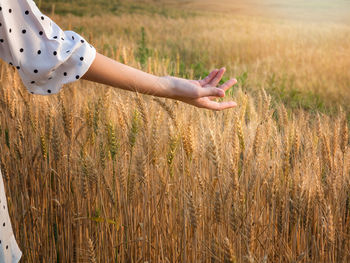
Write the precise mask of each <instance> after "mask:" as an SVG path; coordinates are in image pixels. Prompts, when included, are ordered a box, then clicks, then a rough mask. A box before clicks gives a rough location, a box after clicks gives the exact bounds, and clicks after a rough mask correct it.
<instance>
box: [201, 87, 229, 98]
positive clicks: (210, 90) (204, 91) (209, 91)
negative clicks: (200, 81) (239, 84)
mask: <svg viewBox="0 0 350 263" xmlns="http://www.w3.org/2000/svg"><path fill="white" fill-rule="evenodd" d="M199 96H200V97H207V96H215V97H225V91H224V90H222V89H219V88H216V87H205V88H201V89H200V92H199Z"/></svg>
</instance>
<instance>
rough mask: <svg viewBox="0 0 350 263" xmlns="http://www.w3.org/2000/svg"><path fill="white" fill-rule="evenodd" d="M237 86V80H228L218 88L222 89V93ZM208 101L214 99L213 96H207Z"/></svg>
mask: <svg viewBox="0 0 350 263" xmlns="http://www.w3.org/2000/svg"><path fill="white" fill-rule="evenodd" d="M235 84H237V80H236V79H230V80H228V81H226V82H225V83H224V84H222V85H221V86H219V87H218V88H219V89H222V90H223V91H224V92H226V91H227V90H228V89H229V88H231V87H232V86H233V85H235ZM209 99H210V100H213V99H216V97H215V96H209Z"/></svg>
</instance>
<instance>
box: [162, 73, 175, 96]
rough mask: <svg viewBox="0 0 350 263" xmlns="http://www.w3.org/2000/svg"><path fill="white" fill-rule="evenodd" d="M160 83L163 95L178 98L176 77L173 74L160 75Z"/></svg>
mask: <svg viewBox="0 0 350 263" xmlns="http://www.w3.org/2000/svg"><path fill="white" fill-rule="evenodd" d="M159 83H160V85H159V86H160V90H161V91H162V92H161V93H162V94H161V96H162V97H164V98H169V99H176V94H175V93H174V91H175V89H174V79H173V77H172V76H169V75H166V76H161V77H159Z"/></svg>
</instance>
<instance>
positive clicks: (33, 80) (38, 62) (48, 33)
mask: <svg viewBox="0 0 350 263" xmlns="http://www.w3.org/2000/svg"><path fill="white" fill-rule="evenodd" d="M95 56H96V49H95V48H94V47H93V46H92V45H91V44H89V43H88V42H87V41H86V40H85V39H84V38H83V37H82V36H81V35H79V34H78V33H76V32H74V31H63V30H62V29H61V28H60V27H59V26H58V25H57V24H55V22H53V21H52V20H51V19H50V18H49V17H47V16H46V15H44V14H42V13H41V12H40V10H39V9H38V7H37V6H36V4H35V2H34V1H32V0H0V58H2V59H3V60H5V61H6V62H7V63H9V64H10V65H13V66H14V67H16V68H17V69H18V72H19V75H20V77H21V79H22V82H23V84H24V86H25V87H26V88H27V90H28V91H29V92H31V93H33V94H40V95H49V94H55V93H58V92H59V90H60V88H61V87H62V85H63V84H66V83H70V82H73V81H76V80H78V79H80V78H81V77H82V76H83V75H84V74H85V73H86V71H87V70H88V69H89V67H90V65H91V64H92V62H93V60H94V59H95Z"/></svg>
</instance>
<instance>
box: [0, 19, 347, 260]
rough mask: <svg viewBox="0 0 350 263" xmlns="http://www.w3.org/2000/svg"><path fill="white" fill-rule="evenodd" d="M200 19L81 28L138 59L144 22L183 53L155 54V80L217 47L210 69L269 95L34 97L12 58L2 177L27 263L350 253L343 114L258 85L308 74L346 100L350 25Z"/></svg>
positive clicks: (302, 79) (5, 83)
mask: <svg viewBox="0 0 350 263" xmlns="http://www.w3.org/2000/svg"><path fill="white" fill-rule="evenodd" d="M61 19H63V18H60V19H57V20H58V21H59V23H62V24H64V23H66V22H67V21H63V20H61ZM192 19H193V20H191V21H192V22H193V24H191V26H190V27H187V28H185V27H181V26H184V25H186V24H188V21H186V20H185V19H182V18H178V19H177V20H173V19H164V18H161V17H159V16H155V17H154V20H146V19H145V17H143V16H141V15H139V16H134V17H133V16H123V17H119V18H118V17H116V18H110V20H109V21H110V22H109V23H108V24H107V23H106V22H105V21H106V20H104V19H102V18H93V19H91V20H90V19H87V18H81V19H79V20H78V19H77V18H72V19H71V20H70V21H71V23H72V24H79V23H81V24H84V25H86V28H90V26H91V30H92V31H91V42H92V43H94V44H95V46H96V47H97V48H98V49H100V50H101V52H102V51H103V52H105V53H106V54H109V55H110V56H111V57H113V58H121V59H122V60H123V61H124V62H126V63H128V64H129V65H133V66H136V67H141V65H140V64H139V63H138V62H137V60H136V58H135V56H134V54H135V51H136V48H137V47H136V46H135V44H133V43H134V41H133V39H136V37H137V36H138V33H139V32H138V30H136V29H135V30H134V29H133V27H134V26H136V25H137V26H139V25H140V24H142V23H144V24H147V27H146V30H150V32H151V31H152V32H153V33H152V34H148V36H149V41H150V42H149V45H150V46H151V47H154V48H157V50H158V51H159V54H167V53H168V54H169V55H171V54H172V52H175V54H176V53H179V54H180V56H178V59H177V60H176V59H175V60H171V59H169V58H162V57H161V56H159V57H157V56H156V55H154V56H152V57H151V58H150V59H149V60H148V61H147V63H146V65H144V67H145V70H147V71H148V72H152V73H154V74H157V75H163V74H166V73H168V72H175V73H177V74H178V75H182V76H186V75H187V74H188V76H190V75H191V74H192V76H193V74H195V72H193V71H191V70H190V69H188V68H185V69H183V70H182V71H181V63H185V64H186V65H187V64H188V63H192V62H193V61H195V60H196V59H197V58H198V56H200V54H203V53H204V54H205V51H208V57H207V60H208V61H209V62H210V63H209V64H205V68H207V67H208V69H210V68H211V67H214V66H215V65H227V66H228V69H229V72H230V73H232V72H237V71H240V70H242V69H244V70H245V69H246V70H247V71H248V72H249V74H250V76H251V80H250V82H249V83H250V85H251V87H252V89H255V90H256V92H255V93H254V94H256V95H254V97H253V95H252V94H253V93H251V92H245V91H246V89H242V83H241V87H240V88H239V89H238V90H237V91H236V92H235V93H234V98H235V100H236V101H237V102H238V104H239V107H238V108H236V109H231V110H226V111H223V112H214V111H208V110H200V109H197V108H194V107H192V106H190V105H186V104H183V103H178V102H175V101H171V100H163V99H157V100H154V99H153V98H152V97H150V96H144V95H140V96H136V94H135V93H129V92H126V91H122V90H118V89H113V88H109V87H105V86H103V85H98V84H94V83H90V82H87V81H83V80H82V81H80V82H76V83H72V84H69V85H67V86H66V87H65V88H63V89H62V90H61V92H60V93H59V94H57V95H51V96H34V95H30V94H29V93H27V92H26V91H25V89H24V87H23V86H22V84H21V83H20V80H19V78H18V74H17V73H16V72H15V71H13V69H12V68H10V67H9V66H8V65H4V64H2V65H1V69H0V72H1V76H0V77H1V85H0V107H1V115H0V125H1V126H0V150H1V170H2V173H3V175H4V179H5V184H6V190H7V196H8V205H9V212H10V215H11V219H12V224H13V228H14V230H15V235H16V238H17V240H18V243H19V246H20V248H21V249H22V251H23V259H22V260H23V262H347V261H349V260H350V251H349V249H350V241H349V240H350V239H349V235H350V228H349V202H350V200H349V198H350V190H349V189H350V188H349V183H350V182H349V165H350V162H349V160H350V150H349V143H348V140H349V139H348V124H347V121H346V119H347V118H346V112H345V111H341V110H340V111H339V113H338V114H335V115H334V116H327V115H325V114H322V113H319V117H317V115H314V114H311V113H310V112H308V111H304V110H302V109H301V110H294V111H291V110H290V108H289V107H285V105H284V104H282V103H274V100H272V99H271V97H270V95H269V92H266V91H265V90H264V89H260V88H259V87H258V86H255V84H254V83H258V82H261V83H263V81H264V80H265V78H267V77H268V75H269V74H270V73H271V72H276V73H281V74H287V75H288V76H289V74H292V75H293V74H295V75H297V76H298V78H297V79H296V81H295V83H296V84H295V85H296V86H295V87H296V88H298V89H299V88H300V89H301V90H302V89H303V88H304V86H305V85H304V84H305V83H309V86H307V87H310V88H315V89H316V87H317V92H318V94H321V95H322V96H334V98H338V97H340V96H343V98H344V100H345V99H346V98H348V97H346V96H349V95H348V94H346V92H345V91H346V83H348V76H346V74H344V68H345V67H347V68H348V66H349V65H348V63H349V61H350V60H345V59H343V60H340V59H339V57H340V56H341V55H343V57H344V56H347V55H346V54H347V53H346V52H347V50H348V46H346V45H345V42H344V41H345V40H346V41H348V40H349V39H348V36H349V35H346V34H345V35H342V34H336V32H348V30H349V29H348V27H346V26H339V25H329V27H328V29H327V30H328V31H327V30H326V31H322V35H321V29H317V28H316V27H314V26H313V27H305V28H300V25H297V24H291V25H286V24H282V25H276V24H271V23H270V22H268V21H266V22H264V23H262V24H261V23H260V22H261V21H259V23H258V22H257V21H255V20H253V21H247V20H244V19H242V20H228V19H225V17H215V18H211V17H208V18H207V19H203V18H201V19H200V18H196V17H194V18H192ZM103 21H104V22H103ZM141 22H142V23H141ZM157 22H161V23H162V24H163V26H162V27H160V28H158V30H154V29H155V28H156V23H157ZM103 23H104V24H103ZM101 24H103V25H104V26H105V30H106V31H105V34H102V35H99V36H98V34H97V33H96V32H97V29H96V28H97V27H96V26H97V25H98V26H99V27H101ZM111 25H118V29H116V28H114V29H112V27H111ZM218 25H220V26H218ZM258 25H260V26H259V27H258ZM178 26H180V27H181V29H179V28H177V27H178ZM215 26H217V27H216V28H217V30H215V31H212V30H213V28H215ZM123 27H124V29H125V28H126V27H128V28H129V30H130V31H129V36H130V39H127V37H126V34H124V35H123V34H122V33H120V32H122V31H123V30H124V29H123ZM109 30H111V31H109ZM153 30H154V31H153ZM227 30H229V31H228V32H227ZM342 30H343V31H342ZM233 32H234V34H233ZM107 33H108V34H107ZM323 34H327V35H326V36H327V37H322V36H325V35H323ZM87 35H89V32H87ZM316 36H318V37H316ZM167 41H168V42H167ZM106 43H108V45H111V46H113V45H114V43H116V45H117V46H116V49H113V48H109V46H107V47H106V45H107V44H106ZM161 43H167V44H166V45H162V44H161ZM169 43H170V44H169ZM104 44H106V45H105V46H104ZM172 45H173V46H172ZM335 46H337V47H338V48H337V49H332V47H335ZM316 47H318V48H316ZM193 50H194V51H193ZM192 51H193V52H192ZM186 52H188V53H186ZM232 58H234V59H232ZM303 62H304V63H303ZM305 62H307V63H305ZM335 62H338V63H335ZM332 82H335V83H337V85H338V86H337V87H338V90H332V88H331V87H335V86H334V85H330V84H331V83H332ZM261 86H262V87H264V86H265V84H262V85H261ZM326 87H327V88H326ZM243 88H244V87H243ZM269 88H270V87H269V86H267V87H266V89H267V90H268V89H269ZM339 101H340V102H341V101H342V100H339ZM344 108H345V107H344Z"/></svg>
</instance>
